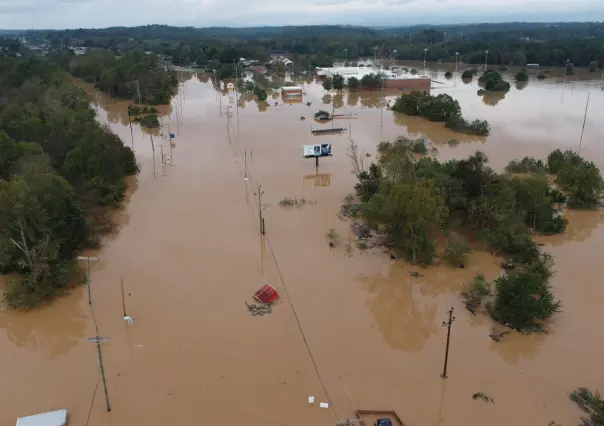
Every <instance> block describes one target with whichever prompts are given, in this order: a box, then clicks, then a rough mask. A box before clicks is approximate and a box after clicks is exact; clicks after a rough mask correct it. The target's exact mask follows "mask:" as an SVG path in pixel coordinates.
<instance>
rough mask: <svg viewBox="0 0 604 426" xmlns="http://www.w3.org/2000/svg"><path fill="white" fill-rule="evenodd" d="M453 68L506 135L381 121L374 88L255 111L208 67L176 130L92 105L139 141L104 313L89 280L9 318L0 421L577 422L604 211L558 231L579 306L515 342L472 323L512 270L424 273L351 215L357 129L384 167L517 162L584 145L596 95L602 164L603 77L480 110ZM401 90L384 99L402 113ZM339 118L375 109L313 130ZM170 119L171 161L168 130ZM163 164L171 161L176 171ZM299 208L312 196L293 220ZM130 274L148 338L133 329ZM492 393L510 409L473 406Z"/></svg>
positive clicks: (592, 364)
mask: <svg viewBox="0 0 604 426" xmlns="http://www.w3.org/2000/svg"><path fill="white" fill-rule="evenodd" d="M443 72H444V71H438V70H436V71H434V72H433V79H434V80H436V81H439V82H441V83H442V84H438V83H434V86H435V87H434V89H433V92H432V93H449V94H450V95H452V96H453V97H455V98H456V99H458V100H459V102H460V104H461V107H462V111H463V113H464V116H465V117H466V118H468V119H474V118H480V119H486V120H488V121H489V123H490V124H491V128H492V132H491V136H489V137H488V138H477V137H472V136H468V135H463V134H458V133H454V132H451V131H450V130H448V129H445V128H444V126H443V125H442V124H441V123H431V122H428V121H427V120H424V119H423V118H419V117H409V116H404V115H398V114H395V113H393V112H391V111H388V110H386V109H383V108H381V107H380V106H381V104H382V102H381V99H380V94H379V93H375V92H373V93H372V92H357V93H351V94H348V93H347V92H344V93H343V94H336V93H335V92H330V94H329V95H327V96H326V94H327V93H326V92H325V91H324V90H323V89H322V87H321V86H320V85H319V84H317V83H310V82H306V83H305V95H304V98H303V102H298V103H293V104H283V103H282V100H281V99H280V98H278V99H271V98H270V97H269V102H268V104H267V103H265V102H257V101H256V100H254V99H253V98H252V97H249V96H243V97H241V99H238V100H239V102H238V103H237V99H235V98H234V97H232V96H231V97H230V96H229V95H228V93H226V92H223V93H220V92H217V91H216V90H214V88H213V87H212V84H211V82H209V81H208V79H207V78H205V77H204V76H201V75H200V76H196V75H193V74H181V75H180V78H181V80H182V83H181V85H180V89H179V94H178V96H176V97H175V98H174V100H173V102H172V105H171V107H167V108H166V109H165V110H162V112H163V113H164V114H165V115H164V116H163V117H162V123H163V124H165V125H166V127H165V128H164V129H163V132H159V131H158V130H155V131H153V132H152V133H149V132H148V131H143V130H142V129H141V128H140V127H139V126H138V125H134V124H133V125H132V128H130V126H129V123H128V116H127V103H125V102H117V103H115V102H112V101H111V100H109V99H107V97H106V96H104V95H102V94H98V93H94V92H92V91H91V94H92V96H93V97H94V105H95V108H96V109H97V112H98V117H99V120H100V121H101V122H103V123H107V124H108V125H109V126H110V127H111V129H112V130H113V131H114V132H116V133H117V134H118V135H119V136H120V137H121V138H122V140H123V141H124V143H125V144H128V145H131V146H133V148H134V150H135V152H136V155H137V158H138V161H139V162H140V164H141V173H140V175H139V176H138V178H136V179H133V180H132V181H131V182H130V185H131V194H130V197H129V201H128V203H127V205H126V206H125V208H124V210H123V211H121V212H117V213H116V220H117V221H118V222H119V224H120V230H119V232H118V233H116V234H115V235H112V236H110V237H108V238H107V240H106V242H105V244H104V246H103V248H102V249H101V250H99V251H97V252H94V253H91V254H90V255H94V256H97V257H98V258H99V261H98V262H96V263H94V264H93V265H92V272H91V274H92V275H91V276H92V285H91V294H92V304H91V305H90V306H89V304H88V292H87V289H86V288H84V287H82V288H78V289H77V290H76V291H74V292H73V293H72V294H70V295H69V296H67V297H64V298H61V299H59V300H57V301H55V302H53V303H52V304H51V305H49V306H48V307H45V308H42V309H39V310H35V311H33V312H28V313H17V312H11V311H7V312H0V329H1V331H0V363H1V364H2V366H3V380H4V383H6V384H8V385H5V386H3V387H2V388H1V389H0V401H1V402H0V407H1V409H0V424H3V425H4V424H7V425H10V424H14V422H15V420H16V418H17V417H20V416H24V415H29V414H34V413H37V412H43V411H49V410H53V409H60V408H67V409H68V411H69V415H70V423H69V424H70V425H86V424H88V425H90V426H105V425H112V426H119V425H124V426H125V425H148V426H156V425H157V426H160V425H166V424H181V423H182V424H184V423H191V422H193V423H195V424H233V425H235V424H245V425H253V426H255V425H267V424H280V425H308V424H312V425H333V424H335V422H336V421H337V420H341V419H345V418H346V417H347V416H353V415H354V412H355V410H357V409H394V410H396V412H397V413H398V414H399V416H400V417H401V418H402V419H403V421H404V422H406V423H407V424H408V425H410V426H413V425H419V426H426V425H436V424H439V425H441V424H442V425H451V426H455V425H467V426H478V425H484V424H489V425H493V426H504V425H509V424H523V425H529V424H530V425H547V424H548V422H549V421H551V420H555V421H557V422H558V423H561V424H564V425H567V426H568V425H574V424H577V423H578V422H579V416H580V411H579V410H578V409H577V408H576V407H575V406H574V404H573V403H572V402H571V401H570V400H569V399H568V395H567V393H568V392H569V391H571V390H573V389H574V388H575V387H577V386H587V387H591V388H594V389H598V388H599V389H600V390H604V389H602V383H604V371H602V369H601V368H599V367H600V364H601V360H602V359H604V339H602V331H601V329H600V321H599V320H598V316H597V315H598V314H599V313H600V300H601V299H602V297H603V296H604V289H603V288H602V286H601V277H602V276H604V263H602V262H601V261H600V259H599V258H600V257H601V256H600V255H599V248H601V247H602V245H603V243H604V227H602V226H601V225H602V223H603V222H604V215H602V214H601V213H600V212H575V211H571V212H568V213H567V215H568V218H569V220H570V223H569V227H568V230H567V232H566V233H565V234H564V235H559V236H555V237H548V238H540V242H542V243H544V244H545V246H546V247H545V249H546V250H547V251H549V252H550V253H551V254H552V255H553V256H554V258H555V263H556V266H555V269H556V271H557V274H556V276H555V277H554V279H553V282H552V285H553V288H554V294H555V295H556V297H558V298H560V299H561V301H562V303H563V311H562V312H561V313H560V314H559V315H557V316H556V317H555V320H554V323H553V324H552V325H551V332H550V334H548V335H531V336H523V335H519V334H512V335H509V336H507V337H506V340H505V342H503V343H495V342H494V341H492V340H491V339H490V338H489V337H488V334H489V332H490V330H491V328H492V327H494V326H495V325H494V324H493V323H492V322H491V321H490V320H489V319H488V318H487V317H481V316H472V315H471V314H470V313H469V312H468V311H466V310H465V309H463V305H462V304H461V303H460V302H461V301H460V297H459V292H460V290H461V288H462V287H463V285H464V283H466V282H467V281H469V280H470V278H471V277H472V276H473V275H474V274H475V273H476V272H478V271H481V272H484V273H485V275H486V276H487V278H489V279H492V278H495V277H496V276H497V275H498V274H499V273H500V269H499V266H498V265H499V261H498V259H496V258H495V257H493V256H491V255H489V254H487V253H481V252H474V253H472V254H471V255H470V259H469V262H468V265H467V267H466V268H465V269H453V268H449V267H447V266H441V267H438V268H436V267H434V268H429V269H419V268H417V267H412V266H410V265H407V264H405V263H402V262H400V261H393V260H390V258H389V256H388V255H387V254H384V253H382V252H381V251H380V250H377V249H373V250H370V251H367V252H360V251H359V250H358V249H357V248H356V246H355V244H354V237H353V235H352V234H351V232H350V231H349V223H347V222H344V221H341V220H339V219H338V218H337V217H336V213H338V211H339V208H340V204H341V202H342V199H343V198H344V197H345V196H346V195H347V194H348V193H350V192H352V191H353V186H354V183H355V179H354V176H353V175H352V173H351V165H350V161H349V159H348V158H347V157H346V155H345V151H346V149H347V147H348V143H349V137H352V139H354V141H355V142H356V143H357V144H358V145H359V147H360V148H361V150H362V151H363V152H364V153H370V154H371V155H372V156H373V155H375V147H376V145H377V144H378V143H379V142H380V141H382V140H389V139H393V138H394V137H396V136H399V135H411V136H413V137H416V136H425V137H426V138H428V139H429V140H430V141H431V142H432V143H433V145H434V146H435V147H436V148H437V149H438V157H439V158H441V159H450V158H460V157H465V156H467V155H469V154H471V153H473V152H474V151H476V150H482V151H483V152H485V153H486V154H487V155H488V157H489V159H490V163H491V166H492V167H494V168H496V169H498V170H501V169H502V168H503V167H504V166H505V165H506V164H507V162H508V161H509V160H511V159H513V158H519V157H522V156H524V155H534V156H540V157H545V156H546V155H547V154H548V153H549V152H550V151H552V150H554V149H556V148H561V149H578V147H579V140H580V137H581V129H582V126H583V119H584V113H585V106H586V101H587V96H588V93H589V94H590V95H589V96H590V100H589V109H588V113H587V118H586V122H585V131H584V135H583V141H582V144H581V154H582V155H583V156H585V157H586V158H587V159H589V160H592V161H594V162H595V163H596V164H597V165H598V166H599V167H600V168H601V169H604V146H602V141H603V139H602V136H603V135H604V120H602V119H601V111H604V92H602V91H601V89H602V86H601V83H600V82H599V81H594V82H589V81H587V82H575V83H573V84H566V85H565V84H564V83H563V82H560V81H559V80H560V79H559V78H551V79H547V80H545V81H543V82H538V81H537V80H536V79H534V76H533V79H531V81H530V82H529V83H528V85H526V87H520V86H518V87H515V86H514V85H512V89H511V90H510V92H509V93H507V94H505V96H501V97H491V96H485V97H481V96H478V95H477V94H476V91H477V89H478V87H477V83H476V81H474V82H473V83H470V84H465V83H463V82H462V81H460V80H457V81H455V80H447V79H445V77H444V75H443ZM398 94H400V92H397V91H389V92H387V93H385V97H386V101H390V102H392V101H393V100H394V99H395V98H396V96H397V95H398ZM276 102H278V105H275V103H276ZM306 102H311V103H312V104H311V106H310V107H308V106H307V105H306ZM332 102H333V105H332ZM228 106H231V107H232V108H230V110H231V111H232V112H231V113H230V114H229V113H228V112H227V107H228ZM332 107H335V111H336V113H355V114H358V115H357V117H356V118H353V119H342V120H336V121H335V123H334V124H335V125H336V126H339V125H340V124H341V127H345V128H347V129H349V130H350V131H347V132H345V133H344V134H342V135H338V136H320V137H313V136H312V135H311V132H310V130H311V128H313V129H315V128H329V127H331V123H329V124H318V123H316V122H315V121H314V120H313V119H312V115H313V113H314V111H315V110H317V109H325V110H329V111H331V109H332ZM229 115H230V116H231V118H228V117H229ZM301 117H304V118H305V119H304V120H303V119H301ZM168 124H169V126H170V129H169V130H170V131H171V132H172V133H174V134H175V139H174V142H175V146H174V147H173V149H172V150H171V153H170V144H169V142H168V139H167V137H165V136H164V137H163V138H162V136H161V133H163V134H164V135H167V132H168V126H167V125H168ZM152 137H153V142H152ZM451 140H457V141H458V142H457V143H450V141H451ZM314 143H331V144H332V146H333V154H334V155H333V157H329V158H323V159H321V161H320V166H319V168H318V169H315V162H314V160H310V159H303V158H302V146H303V145H308V144H314ZM160 145H163V146H160ZM162 150H163V153H164V154H166V155H168V156H171V163H172V164H171V165H170V166H167V167H165V168H163V167H162V166H161V164H160V158H161V157H160V156H161V151H162ZM246 157H247V166H246ZM154 158H155V176H154V165H153V164H154ZM368 160H370V159H368ZM246 170H247V177H248V180H247V181H246V180H245V179H244V177H245V175H246ZM258 185H261V189H260V191H262V192H263V195H262V205H263V207H261V208H265V210H264V212H263V216H264V218H265V221H266V222H265V223H266V235H265V236H264V237H262V236H261V235H260V232H259V216H258V212H259V206H258V197H257V196H256V195H255V194H257V193H258ZM285 197H290V198H298V199H300V198H305V199H306V200H308V201H311V203H308V204H306V205H304V206H301V207H282V206H280V205H279V201H280V200H282V199H284V198H285ZM330 228H335V229H336V230H337V231H338V232H339V234H340V235H341V239H342V246H341V247H340V248H336V249H331V248H330V247H329V246H328V244H327V240H326V238H325V234H326V233H327V231H328V230H329V229H330ZM346 244H350V246H351V249H350V250H346V249H345V246H346ZM411 272H419V273H420V274H421V275H422V276H421V277H418V278H413V277H412V276H411V275H410V273H411ZM122 279H123V283H124V288H125V300H126V311H127V314H128V315H130V316H132V317H133V318H134V324H133V325H132V326H128V325H127V323H126V322H125V321H124V319H123V316H124V315H123V307H122V299H121V288H120V282H121V280H122ZM264 284H271V285H273V286H274V287H276V288H277V290H278V291H279V292H280V294H281V301H280V302H279V303H278V304H277V306H276V307H274V309H273V312H272V314H271V315H269V316H264V317H252V316H251V315H250V314H249V313H248V311H247V309H246V307H245V305H244V302H245V301H248V302H250V303H253V300H252V297H251V296H252V294H253V293H254V292H255V291H256V290H257V289H258V288H260V287H261V286H262V285H264ZM449 306H453V307H454V308H455V317H456V319H455V322H454V324H453V327H452V332H451V352H450V358H449V370H448V374H449V378H448V379H447V380H443V379H441V378H440V373H441V371H442V364H443V359H444V346H445V338H446V328H445V327H442V325H441V323H442V321H444V320H446V319H447V309H448V307H449ZM95 324H96V325H98V328H99V333H100V335H101V336H106V337H109V341H108V342H106V343H103V344H102V350H103V360H104V364H105V372H106V377H107V383H108V395H109V399H110V403H111V412H107V410H106V406H105V398H104V394H103V387H102V385H98V379H99V370H98V359H97V350H96V345H95V344H93V343H87V341H86V337H92V336H94V335H95V334H96V331H95ZM497 327H498V328H501V327H500V326H497ZM97 385H98V386H97ZM476 392H483V393H485V394H487V395H489V397H491V398H493V400H494V403H485V402H482V401H480V400H474V399H472V394H474V393H476ZM310 395H313V396H315V403H314V404H308V396H310ZM92 401H93V403H92V404H91V402H92ZM319 402H330V405H329V408H328V409H324V408H319V404H318V403H319Z"/></svg>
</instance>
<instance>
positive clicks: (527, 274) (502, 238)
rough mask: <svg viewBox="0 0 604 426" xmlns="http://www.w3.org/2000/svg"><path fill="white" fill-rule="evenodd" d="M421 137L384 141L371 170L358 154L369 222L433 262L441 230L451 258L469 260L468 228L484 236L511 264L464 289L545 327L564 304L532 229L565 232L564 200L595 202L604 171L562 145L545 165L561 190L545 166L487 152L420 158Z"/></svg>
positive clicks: (523, 321)
mask: <svg viewBox="0 0 604 426" xmlns="http://www.w3.org/2000/svg"><path fill="white" fill-rule="evenodd" d="M420 142H421V143H423V141H416V140H412V139H407V138H403V137H401V138H397V139H396V140H395V141H392V142H382V143H380V144H379V146H378V153H379V157H378V159H377V161H376V162H374V163H372V164H371V165H370V166H369V168H368V169H367V170H364V169H363V168H362V167H359V166H358V164H359V161H358V158H357V160H356V162H355V163H353V164H356V165H357V166H356V167H355V169H356V172H357V176H358V183H357V185H356V187H355V189H356V193H357V196H358V199H359V202H360V204H359V205H358V206H356V207H355V209H354V211H355V212H356V214H357V215H358V216H359V217H361V218H362V219H363V220H364V221H365V222H366V226H367V229H369V230H372V231H373V232H378V233H379V232H383V233H385V234H386V235H387V237H388V244H389V245H390V246H391V247H392V248H393V249H394V250H395V251H397V252H399V253H400V255H401V256H403V257H404V258H405V259H406V260H407V261H409V262H411V263H414V264H420V265H424V266H428V265H432V264H434V263H435V261H436V258H437V251H438V244H437V239H438V238H440V237H442V236H443V234H444V236H446V237H447V240H448V242H447V245H446V247H445V248H444V250H442V256H443V258H444V259H445V260H447V261H448V262H449V263H451V264H452V265H454V266H456V267H459V266H461V267H463V264H464V262H465V261H466V254H467V252H468V250H469V248H468V244H467V238H466V236H469V235H471V236H472V237H473V238H477V239H478V241H479V242H480V244H482V245H484V246H485V247H486V248H488V249H490V250H491V251H493V252H494V253H496V254H498V255H500V256H502V257H503V258H504V259H505V261H504V263H503V264H502V266H503V267H504V269H505V271H506V273H505V274H504V275H502V276H501V277H500V278H498V279H496V280H495V281H494V282H492V283H488V282H486V280H484V277H481V276H478V277H477V278H476V279H475V280H474V282H473V283H471V284H470V286H469V288H468V290H467V293H466V296H467V306H468V308H469V309H470V310H472V311H474V312H475V311H476V310H477V309H481V308H485V309H486V310H487V311H488V312H489V313H490V315H491V316H492V317H493V318H494V319H495V320H497V321H499V322H500V323H502V324H505V325H508V326H510V327H512V328H514V329H517V330H520V331H524V332H529V331H539V330H543V329H544V321H545V320H547V319H548V318H550V317H551V316H552V315H554V314H555V313H556V312H557V311H558V310H559V309H560V308H561V303H560V302H559V301H557V300H556V299H555V298H554V296H553V294H552V293H551V289H550V285H549V281H550V279H551V277H552V276H553V274H554V272H553V269H552V268H553V260H552V258H551V256H550V255H549V254H547V253H543V252H541V251H540V249H539V247H538V246H537V244H536V243H535V242H534V241H533V239H532V234H534V233H537V234H546V235H549V234H557V233H561V232H564V230H565V228H566V224H567V221H566V219H565V218H564V216H563V214H562V207H563V206H567V207H578V208H596V207H597V204H598V202H599V200H600V197H601V195H602V190H603V189H604V183H603V180H602V176H601V175H600V171H599V170H598V169H597V168H596V167H595V165H593V163H591V162H588V161H586V160H584V159H582V158H581V157H580V156H578V155H577V154H574V153H572V152H565V153H562V152H560V151H559V150H557V151H554V152H553V153H551V154H550V156H549V157H548V159H547V166H544V167H547V169H544V170H547V171H548V172H550V173H554V174H556V175H557V183H558V185H559V187H560V188H561V190H559V189H558V188H557V187H552V186H550V185H549V183H548V181H547V178H546V176H545V175H544V174H542V173H539V174H531V175H529V176H527V177H516V176H513V175H509V174H498V173H496V172H495V171H493V170H492V169H491V168H489V167H488V165H487V163H488V159H487V157H486V156H485V155H484V154H483V153H481V152H476V153H475V154H474V155H472V156H471V157H469V158H467V159H464V160H451V161H448V162H444V163H441V162H439V161H437V160H435V159H434V158H431V157H427V156H421V157H420V158H418V156H417V153H418V152H422V151H424V150H418V149H417V146H418V144H419V143H420ZM351 157H352V158H354V157H355V156H354V155H352V156H351ZM533 161H536V160H533ZM517 163H518V164H523V165H526V164H532V163H531V160H521V161H520V162H513V163H510V166H509V167H510V170H519V169H522V170H526V169H525V168H523V167H519V166H518V164H517ZM539 164H540V165H543V164H545V163H543V162H541V163H539ZM529 171H532V170H529Z"/></svg>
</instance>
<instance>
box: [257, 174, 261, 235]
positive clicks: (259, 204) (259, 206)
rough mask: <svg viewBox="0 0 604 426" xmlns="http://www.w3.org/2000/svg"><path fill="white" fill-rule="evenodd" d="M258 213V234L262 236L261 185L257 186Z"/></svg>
mask: <svg viewBox="0 0 604 426" xmlns="http://www.w3.org/2000/svg"><path fill="white" fill-rule="evenodd" d="M258 213H259V214H260V233H261V234H262V185H258Z"/></svg>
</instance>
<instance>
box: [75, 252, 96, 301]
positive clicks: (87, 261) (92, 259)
mask: <svg viewBox="0 0 604 426" xmlns="http://www.w3.org/2000/svg"><path fill="white" fill-rule="evenodd" d="M78 260H85V261H86V263H87V268H86V283H87V284H88V304H89V305H92V289H91V286H90V285H91V281H90V262H96V261H98V260H99V258H98V257H90V256H78Z"/></svg>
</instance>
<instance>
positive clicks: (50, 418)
mask: <svg viewBox="0 0 604 426" xmlns="http://www.w3.org/2000/svg"><path fill="white" fill-rule="evenodd" d="M66 423H67V410H57V411H50V412H48V413H42V414H36V415H33V416H27V417H21V418H19V419H17V426H65V425H66Z"/></svg>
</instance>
